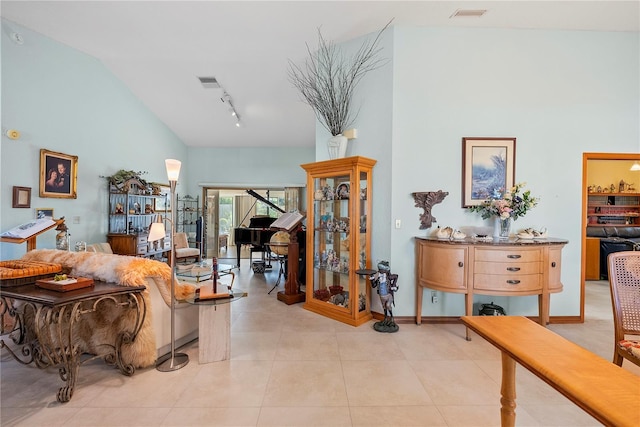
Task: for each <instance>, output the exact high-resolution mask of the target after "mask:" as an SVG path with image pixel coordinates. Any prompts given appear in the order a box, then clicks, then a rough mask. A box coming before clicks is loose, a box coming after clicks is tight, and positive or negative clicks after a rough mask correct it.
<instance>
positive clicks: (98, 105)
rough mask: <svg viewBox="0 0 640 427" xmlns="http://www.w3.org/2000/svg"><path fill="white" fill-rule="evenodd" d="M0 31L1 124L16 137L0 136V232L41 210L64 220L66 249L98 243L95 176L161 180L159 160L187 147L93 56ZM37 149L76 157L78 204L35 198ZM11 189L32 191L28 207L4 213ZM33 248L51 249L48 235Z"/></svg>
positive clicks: (99, 182) (9, 253)
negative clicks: (137, 174) (131, 174)
mask: <svg viewBox="0 0 640 427" xmlns="http://www.w3.org/2000/svg"><path fill="white" fill-rule="evenodd" d="M2 26H3V28H2V30H3V31H2V35H1V37H2V39H1V43H2V126H3V127H5V128H11V129H18V130H19V131H20V132H21V133H22V137H21V138H20V139H19V140H17V141H13V140H9V139H8V138H7V137H6V136H4V135H3V136H2V150H1V161H2V171H1V174H0V179H1V187H0V188H1V189H2V190H1V191H2V207H1V209H0V214H1V217H0V229H2V230H3V231H4V230H8V229H10V228H11V227H14V226H16V225H18V224H20V223H23V222H26V221H28V220H30V219H32V218H33V217H34V208H40V207H46V208H53V210H54V216H55V217H61V216H65V217H66V219H67V225H68V227H69V231H70V233H71V241H72V243H73V242H75V241H78V240H85V241H88V242H104V241H106V236H105V234H106V232H107V220H106V213H107V205H106V203H107V195H106V191H107V190H106V180H105V179H103V178H100V175H111V174H113V173H114V172H116V171H118V170H119V169H130V170H136V171H147V172H148V174H146V175H143V177H144V178H145V179H147V180H150V181H161V182H166V172H165V168H164V159H165V158H167V157H175V158H177V159H181V160H184V159H186V157H187V149H186V147H185V146H184V144H183V143H182V142H181V141H180V140H179V139H178V138H177V137H176V136H175V134H173V133H172V132H171V131H170V130H169V129H168V128H167V127H166V126H165V125H164V124H163V123H162V122H160V121H159V120H158V119H157V117H155V116H154V115H153V114H152V113H151V112H150V111H149V110H148V109H147V108H146V107H145V106H144V105H143V104H142V103H141V102H140V100H138V99H137V98H136V97H135V96H133V94H132V93H131V92H130V91H129V90H128V89H127V87H125V86H124V85H123V84H122V82H121V81H119V80H118V79H117V78H116V77H114V76H113V74H111V73H110V72H109V71H108V70H107V69H106V68H105V67H104V66H103V65H102V64H101V63H100V62H99V61H97V60H96V59H95V58H93V57H90V56H88V55H85V54H83V53H81V52H78V51H76V50H74V49H70V48H69V47H67V46H65V45H63V44H60V43H58V42H56V41H53V40H51V39H49V38H47V37H43V36H42V35H40V34H38V33H35V32H33V31H30V30H29V29H26V28H23V27H21V26H19V25H17V24H14V23H11V22H8V21H6V20H4V19H3V20H2ZM9 28H11V29H12V30H13V31H18V32H20V33H21V34H22V35H23V38H24V44H23V45H17V44H15V43H13V42H12V41H11V40H10V39H9V37H8V34H10V31H9ZM42 148H45V149H47V150H51V151H55V152H61V153H65V154H69V155H75V156H78V185H77V194H78V198H77V199H55V198H41V197H39V173H40V172H39V167H40V166H39V164H40V149H42ZM13 186H22V187H31V209H14V208H12V207H11V197H12V187H13ZM74 216H79V217H80V223H79V224H74V223H73V221H72V217H74ZM37 246H38V247H39V248H51V247H55V231H48V232H46V233H43V234H42V235H41V236H40V237H39V238H38V240H37ZM0 248H1V251H0V254H1V255H0V256H1V258H2V259H13V258H18V257H20V256H22V255H23V254H24V253H25V251H26V244H22V245H16V244H8V243H3V244H1V246H0Z"/></svg>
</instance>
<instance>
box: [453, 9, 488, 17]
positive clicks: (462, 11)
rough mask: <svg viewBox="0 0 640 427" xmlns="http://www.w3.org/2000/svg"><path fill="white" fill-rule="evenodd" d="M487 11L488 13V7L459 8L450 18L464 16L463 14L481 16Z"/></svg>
mask: <svg viewBox="0 0 640 427" xmlns="http://www.w3.org/2000/svg"><path fill="white" fill-rule="evenodd" d="M485 13H487V10H486V9H458V10H456V11H455V12H453V15H451V16H450V17H449V18H457V17H463V16H475V17H477V18H479V17H481V16H483V15H484V14H485Z"/></svg>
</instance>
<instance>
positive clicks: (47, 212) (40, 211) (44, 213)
mask: <svg viewBox="0 0 640 427" xmlns="http://www.w3.org/2000/svg"><path fill="white" fill-rule="evenodd" d="M43 218H53V208H36V219H43Z"/></svg>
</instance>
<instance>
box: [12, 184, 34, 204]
mask: <svg viewBox="0 0 640 427" xmlns="http://www.w3.org/2000/svg"><path fill="white" fill-rule="evenodd" d="M11 207H14V208H30V207H31V187H15V186H14V187H13V204H12V205H11Z"/></svg>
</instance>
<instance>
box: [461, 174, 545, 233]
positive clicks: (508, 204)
mask: <svg viewBox="0 0 640 427" xmlns="http://www.w3.org/2000/svg"><path fill="white" fill-rule="evenodd" d="M524 186H525V183H518V184H516V185H514V186H513V187H511V188H510V189H509V190H507V191H503V192H502V193H501V194H499V195H498V197H496V198H492V199H489V200H485V201H484V202H482V203H481V204H479V205H476V206H471V207H470V208H469V210H470V211H472V212H478V213H480V215H481V216H482V219H489V218H494V236H493V237H498V238H501V239H507V238H509V232H510V230H511V221H512V220H513V221H515V220H517V219H518V218H520V217H523V216H525V215H526V214H527V212H529V210H530V209H533V208H534V207H535V206H536V205H537V204H538V200H539V199H538V198H537V197H534V196H532V195H531V191H530V190H524Z"/></svg>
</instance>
